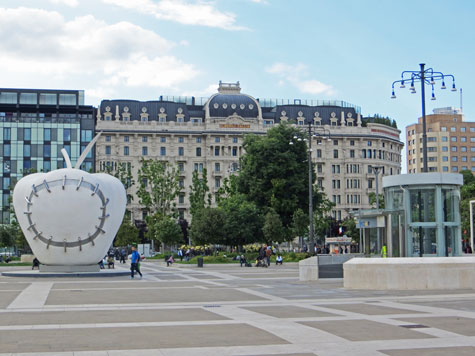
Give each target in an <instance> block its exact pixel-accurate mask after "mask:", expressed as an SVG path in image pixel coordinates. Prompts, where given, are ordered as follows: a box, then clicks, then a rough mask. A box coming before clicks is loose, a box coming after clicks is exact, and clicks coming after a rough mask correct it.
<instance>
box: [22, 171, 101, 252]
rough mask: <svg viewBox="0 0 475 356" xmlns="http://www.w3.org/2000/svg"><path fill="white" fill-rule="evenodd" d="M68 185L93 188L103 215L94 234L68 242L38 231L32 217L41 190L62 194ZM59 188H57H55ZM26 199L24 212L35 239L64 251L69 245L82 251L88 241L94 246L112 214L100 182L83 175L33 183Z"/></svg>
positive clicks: (77, 188)
mask: <svg viewBox="0 0 475 356" xmlns="http://www.w3.org/2000/svg"><path fill="white" fill-rule="evenodd" d="M68 185H72V186H74V187H75V188H76V191H77V190H79V188H86V189H89V190H91V192H92V193H91V197H94V196H97V197H98V198H99V199H100V200H101V203H102V205H101V207H100V209H101V211H102V212H101V215H100V216H99V217H98V219H99V225H95V231H94V233H93V234H90V233H88V234H87V235H88V237H87V238H84V239H81V237H78V240H77V241H73V242H67V241H66V240H62V241H60V240H54V237H53V236H50V238H46V237H44V236H43V235H42V234H43V232H41V231H38V230H37V228H36V223H35V222H34V219H33V217H32V215H33V214H32V211H31V207H32V206H33V204H34V203H35V202H36V201H37V200H40V199H41V191H45V190H46V191H47V192H48V194H51V193H53V194H61V192H62V191H64V190H65V187H66V186H68ZM57 187H58V188H59V189H55V188H57ZM25 201H26V211H25V212H24V214H26V215H27V219H28V224H29V226H28V229H29V230H31V231H32V232H33V233H34V234H35V236H34V237H33V239H34V240H36V239H38V240H40V241H42V242H43V243H45V244H46V248H49V246H56V247H63V248H64V251H65V252H67V248H68V247H79V251H82V245H86V244H88V243H91V244H92V245H93V246H94V240H95V239H96V238H97V237H98V236H99V235H100V234H104V233H105V230H104V229H103V227H104V223H105V220H106V219H107V218H108V217H109V216H110V215H109V214H107V211H106V210H107V209H106V207H107V204H108V203H109V199H108V198H106V197H105V196H104V193H103V192H102V190H101V189H100V188H99V184H96V185H94V184H91V183H89V182H87V181H85V180H84V177H81V179H70V178H67V177H66V176H64V177H63V178H62V179H57V180H53V181H50V182H47V181H46V180H44V181H43V183H42V184H40V185H37V186H35V185H34V184H33V186H32V190H31V193H30V196H29V197H28V196H27V197H25Z"/></svg>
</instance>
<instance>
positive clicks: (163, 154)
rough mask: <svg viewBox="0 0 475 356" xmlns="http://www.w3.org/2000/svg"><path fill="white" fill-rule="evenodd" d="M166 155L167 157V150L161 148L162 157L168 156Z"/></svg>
mask: <svg viewBox="0 0 475 356" xmlns="http://www.w3.org/2000/svg"><path fill="white" fill-rule="evenodd" d="M166 155H167V148H166V147H160V156H166Z"/></svg>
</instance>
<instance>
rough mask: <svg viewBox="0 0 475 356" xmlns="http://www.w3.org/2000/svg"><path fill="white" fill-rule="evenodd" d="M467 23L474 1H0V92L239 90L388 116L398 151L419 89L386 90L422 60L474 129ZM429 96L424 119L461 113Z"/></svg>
mask: <svg viewBox="0 0 475 356" xmlns="http://www.w3.org/2000/svg"><path fill="white" fill-rule="evenodd" d="M474 17H475V1H471V0H452V1H447V0H412V1H407V0H399V1H394V0H358V1H354V0H333V1H331V0H293V1H289V0H214V1H205V0H0V87H3V88H41V89H82V90H85V92H86V93H85V94H86V104H90V105H94V106H98V104H99V103H100V101H101V99H134V100H156V99H158V97H159V96H160V95H188V96H196V97H208V96H210V95H211V94H213V93H215V92H216V90H217V87H218V83H219V81H220V80H222V81H223V82H236V81H239V82H240V84H241V88H242V92H244V93H246V94H249V95H252V96H254V97H256V98H272V99H275V98H279V99H323V100H344V101H347V102H349V103H352V104H354V105H358V106H360V107H361V111H362V114H363V115H365V116H366V115H373V114H380V115H383V116H389V117H390V118H392V119H395V120H396V122H397V124H398V127H399V128H400V129H401V131H402V132H401V140H402V141H403V142H404V140H405V130H404V128H405V127H406V126H407V125H409V124H412V123H414V122H416V120H417V118H418V117H419V116H421V95H420V87H419V88H417V87H416V88H417V93H416V94H410V93H409V90H408V89H407V88H406V89H399V86H397V87H396V96H397V99H391V98H390V97H391V85H392V82H393V81H395V80H398V79H400V77H401V73H402V71H405V70H414V71H417V70H419V63H426V67H428V68H433V69H434V70H435V71H439V72H442V73H444V74H453V75H454V76H455V84H456V87H457V89H460V88H462V90H463V111H464V114H465V119H466V120H467V121H474V120H475V100H474V99H475V83H474V81H473V79H474V78H475V65H474V63H475V46H474V38H475V27H474V26H473V24H472V21H473V18H474ZM446 84H447V85H451V80H448V81H447V82H446ZM435 88H436V89H435V95H436V97H437V100H436V101H431V100H429V99H430V95H431V94H430V87H426V92H427V93H426V99H427V100H426V112H427V113H431V112H432V109H433V108H438V107H448V106H454V107H460V99H461V95H460V92H459V91H457V92H452V91H450V90H441V89H440V83H438V84H437V85H436V87H435ZM403 153H404V157H403V159H404V163H403V172H405V171H406V167H405V149H404V152H403Z"/></svg>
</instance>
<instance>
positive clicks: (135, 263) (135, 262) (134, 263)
mask: <svg viewBox="0 0 475 356" xmlns="http://www.w3.org/2000/svg"><path fill="white" fill-rule="evenodd" d="M134 271H137V273H138V274H139V275H140V278H142V272H140V254H139V253H138V252H137V250H136V249H135V247H134V246H132V255H131V257H130V278H134Z"/></svg>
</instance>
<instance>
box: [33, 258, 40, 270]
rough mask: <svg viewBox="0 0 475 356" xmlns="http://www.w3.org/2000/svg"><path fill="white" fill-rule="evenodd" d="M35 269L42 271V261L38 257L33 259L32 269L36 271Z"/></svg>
mask: <svg viewBox="0 0 475 356" xmlns="http://www.w3.org/2000/svg"><path fill="white" fill-rule="evenodd" d="M35 267H36V268H38V269H40V261H39V260H38V259H37V258H36V257H35V258H34V259H33V266H32V267H31V269H32V270H33V269H35Z"/></svg>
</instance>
